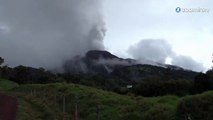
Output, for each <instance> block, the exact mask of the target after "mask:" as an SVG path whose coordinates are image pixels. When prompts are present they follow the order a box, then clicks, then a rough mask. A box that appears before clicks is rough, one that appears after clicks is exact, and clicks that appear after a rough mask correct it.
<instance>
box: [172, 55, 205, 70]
mask: <svg viewBox="0 0 213 120" xmlns="http://www.w3.org/2000/svg"><path fill="white" fill-rule="evenodd" d="M171 64H173V65H178V66H180V67H183V68H188V69H191V70H194V71H198V72H200V71H202V70H204V67H203V65H202V64H201V63H199V62H197V61H195V60H193V59H192V58H191V57H189V56H183V55H177V56H174V57H173V58H172V61H171Z"/></svg>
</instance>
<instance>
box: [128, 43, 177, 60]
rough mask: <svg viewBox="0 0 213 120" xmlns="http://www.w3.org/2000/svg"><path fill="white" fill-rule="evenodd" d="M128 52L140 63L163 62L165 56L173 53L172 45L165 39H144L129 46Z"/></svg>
mask: <svg viewBox="0 0 213 120" xmlns="http://www.w3.org/2000/svg"><path fill="white" fill-rule="evenodd" d="M128 52H129V53H130V54H131V55H132V56H133V57H134V58H135V59H138V60H140V61H141V62H142V63H151V62H158V63H165V61H166V58H167V57H168V56H170V55H172V54H173V52H172V47H171V45H169V44H168V43H167V42H166V41H165V40H154V39H145V40H141V41H140V42H139V43H137V44H135V45H133V46H130V48H129V50H128Z"/></svg>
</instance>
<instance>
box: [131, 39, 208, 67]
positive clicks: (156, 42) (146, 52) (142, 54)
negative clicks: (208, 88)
mask: <svg viewBox="0 0 213 120" xmlns="http://www.w3.org/2000/svg"><path fill="white" fill-rule="evenodd" d="M128 53H129V54H130V55H132V57H133V58H135V59H138V60H139V61H140V62H141V63H143V64H154V65H156V63H161V64H165V63H166V59H167V58H171V64H172V65H177V66H180V67H183V68H185V69H190V70H194V71H202V70H204V69H205V68H204V66H203V65H202V64H201V63H199V62H197V61H195V60H193V59H192V58H191V57H189V56H183V55H177V54H176V53H175V52H174V51H173V50H172V46H171V45H170V44H169V43H168V42H167V41H166V40H161V39H145V40H141V41H140V42H139V43H137V44H135V45H133V46H130V47H129V49H128Z"/></svg>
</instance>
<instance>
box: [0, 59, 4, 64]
mask: <svg viewBox="0 0 213 120" xmlns="http://www.w3.org/2000/svg"><path fill="white" fill-rule="evenodd" d="M3 63H4V59H3V58H2V57H0V65H1V64H3Z"/></svg>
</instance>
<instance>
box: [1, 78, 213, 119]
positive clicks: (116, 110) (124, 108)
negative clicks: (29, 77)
mask: <svg viewBox="0 0 213 120" xmlns="http://www.w3.org/2000/svg"><path fill="white" fill-rule="evenodd" d="M3 81H4V82H0V84H1V83H4V84H5V85H6V86H4V87H3V85H0V86H1V87H0V88H3V89H4V91H3V93H4V94H7V95H10V96H16V97H17V99H18V103H19V105H18V115H17V119H18V120H29V119H30V120H62V119H63V118H66V119H67V120H72V119H73V116H74V111H75V107H76V105H77V106H78V107H77V108H78V109H77V111H78V117H79V119H80V120H97V118H98V117H97V116H99V118H100V119H101V120H185V117H190V118H195V119H193V120H201V119H200V118H199V117H202V116H203V118H204V119H202V120H207V119H205V114H208V113H209V114H210V115H209V117H212V115H213V114H211V111H209V110H212V109H211V108H213V105H212V104H210V103H211V102H209V101H213V97H212V96H213V92H207V93H204V94H201V95H196V96H186V97H182V98H179V97H176V96H169V95H168V96H162V97H150V98H146V97H140V96H134V95H132V94H129V95H119V94H116V93H112V92H108V91H103V90H100V89H95V88H91V87H86V86H81V85H76V84H67V83H54V84H45V85H43V84H33V85H17V84H15V83H12V82H10V81H6V80H3ZM10 83H11V85H10ZM202 97H203V98H205V99H207V100H205V101H202V99H201V98H202ZM197 99H200V101H199V100H198V101H197ZM192 101H195V102H194V103H193V104H188V103H191V102H192ZM197 102H198V103H197ZM196 104H199V106H205V105H208V104H210V105H212V106H210V108H209V109H208V111H206V112H205V109H204V108H200V109H199V110H197V111H192V113H190V107H191V108H193V107H192V106H196ZM190 105H192V106H190ZM185 106H187V107H189V108H187V109H186V108H185ZM193 109H194V108H193ZM184 110H185V111H186V112H187V114H186V112H182V111H184ZM200 110H201V111H202V113H201V114H199V113H197V112H200ZM197 114H198V115H200V116H198V117H194V116H196V115H197Z"/></svg>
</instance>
